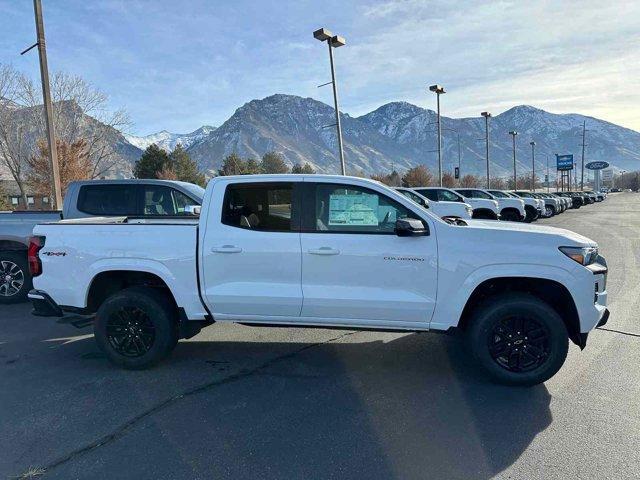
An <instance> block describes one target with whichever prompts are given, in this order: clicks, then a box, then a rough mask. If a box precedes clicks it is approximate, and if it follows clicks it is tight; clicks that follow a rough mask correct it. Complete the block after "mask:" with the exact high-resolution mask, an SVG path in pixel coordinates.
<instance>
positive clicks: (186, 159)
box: [169, 144, 206, 187]
mask: <svg viewBox="0 0 640 480" xmlns="http://www.w3.org/2000/svg"><path fill="white" fill-rule="evenodd" d="M169 159H170V161H171V169H172V170H173V171H174V172H175V177H176V180H180V181H183V182H190V183H195V184H196V185H200V186H201V187H204V185H205V183H206V182H205V178H204V174H202V173H200V170H198V164H197V163H196V162H194V161H193V160H192V159H191V156H190V155H189V154H188V153H187V152H186V151H185V149H184V148H182V145H180V144H177V145H176V147H175V148H174V149H173V151H172V152H171V153H170V154H169Z"/></svg>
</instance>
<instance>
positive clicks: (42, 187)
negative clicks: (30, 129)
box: [26, 139, 93, 196]
mask: <svg viewBox="0 0 640 480" xmlns="http://www.w3.org/2000/svg"><path fill="white" fill-rule="evenodd" d="M56 152H57V154H58V171H59V172H60V187H61V190H62V195H63V196H64V195H65V193H66V192H67V188H68V187H69V183H71V182H75V181H77V180H88V179H90V178H91V174H92V171H93V165H92V162H91V159H90V158H89V153H88V151H87V142H85V141H84V140H82V139H80V140H76V141H75V142H73V143H71V144H69V143H66V142H65V141H63V140H56ZM26 183H27V184H28V185H29V187H31V189H32V190H33V192H34V193H37V194H38V195H43V196H50V195H51V185H52V183H53V180H52V179H51V169H50V168H49V145H48V144H47V142H46V141H45V140H40V141H38V154H37V155H35V156H33V157H31V158H30V159H29V173H28V174H27V178H26Z"/></svg>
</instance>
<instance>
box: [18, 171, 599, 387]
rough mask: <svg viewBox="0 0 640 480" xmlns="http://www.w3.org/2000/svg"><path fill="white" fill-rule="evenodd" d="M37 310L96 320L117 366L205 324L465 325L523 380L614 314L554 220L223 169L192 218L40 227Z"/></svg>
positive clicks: (320, 180) (500, 367)
mask: <svg viewBox="0 0 640 480" xmlns="http://www.w3.org/2000/svg"><path fill="white" fill-rule="evenodd" d="M29 264H30V267H31V270H32V272H33V276H34V288H35V289H34V290H32V291H31V292H30V293H29V298H30V299H31V301H32V303H33V306H34V313H35V314H36V315H43V316H57V317H63V318H62V319H61V320H60V321H62V322H64V321H69V322H72V321H75V322H85V323H89V322H92V323H93V328H94V333H95V338H96V341H97V343H98V345H99V346H100V348H101V349H102V350H103V351H104V352H105V354H106V356H107V357H108V359H109V360H110V361H112V362H114V363H115V364H117V365H120V366H122V367H125V368H134V369H135V368H144V367H148V366H150V365H152V364H155V363H156V362H158V361H160V360H161V359H163V358H164V357H166V356H167V355H168V354H169V353H170V352H171V351H172V350H173V348H174V347H175V346H176V344H177V342H178V339H179V338H189V337H191V336H193V335H195V334H197V333H198V332H199V331H200V329H201V328H202V327H203V326H206V325H208V324H211V323H213V322H237V323H241V324H249V325H252V326H273V325H287V326H314V327H325V328H347V329H366V330H385V331H388V330H392V331H427V330H434V331H444V330H448V329H450V328H452V327H458V328H459V329H461V330H463V331H464V332H465V334H466V337H467V338H468V345H469V349H470V351H471V353H472V354H473V355H474V356H475V358H476V359H477V362H478V364H479V365H481V366H482V367H483V368H484V369H485V370H486V371H487V372H488V373H489V375H490V376H491V377H492V378H493V379H494V380H496V381H499V382H503V383H508V384H516V385H532V384H537V383H540V382H543V381H545V380H547V379H548V378H550V377H551V376H552V375H554V374H555V373H556V372H557V371H558V369H559V368H560V367H561V366H562V364H563V363H564V360H565V357H566V355H567V350H568V343H569V339H571V340H572V341H573V342H574V343H576V344H578V345H579V346H580V347H581V348H584V347H585V345H586V339H587V334H588V333H589V332H590V331H591V330H593V329H594V328H595V327H596V326H597V325H602V324H604V322H606V320H607V318H608V310H607V308H606V300H607V292H606V277H607V268H606V263H605V261H604V259H603V258H602V257H601V256H599V255H598V249H597V245H596V244H595V243H594V242H593V241H591V240H589V239H588V238H585V237H583V236H580V235H578V234H576V233H573V232H570V231H568V230H561V229H556V228H551V227H534V226H530V225H525V224H519V223H518V224H513V223H501V222H491V221H478V220H467V221H465V222H456V223H448V222H445V221H443V220H441V219H440V218H439V217H438V216H436V215H433V214H431V213H430V212H429V211H428V210H425V209H423V208H421V207H420V206H418V205H417V204H415V203H414V202H413V201H411V200H409V199H408V198H406V197H404V196H403V195H402V194H400V193H399V192H396V191H395V190H393V189H391V188H388V187H386V186H384V185H382V184H380V183H378V182H374V181H370V180H366V179H361V178H352V177H341V176H325V175H306V176H305V175H255V176H252V175H247V176H229V177H218V178H215V179H214V180H212V181H211V182H210V183H209V185H208V186H207V189H206V192H205V197H204V200H203V205H202V212H201V215H200V219H199V220H198V221H196V220H191V219H183V218H166V219H162V220H161V219H135V218H127V217H121V218H104V219H99V218H91V219H83V220H63V221H60V222H56V223H49V224H42V225H38V226H36V228H35V229H34V237H33V238H32V239H31V245H30V248H29Z"/></svg>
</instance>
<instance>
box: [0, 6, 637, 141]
mask: <svg viewBox="0 0 640 480" xmlns="http://www.w3.org/2000/svg"><path fill="white" fill-rule="evenodd" d="M32 8H33V6H32V2H31V1H29V0H0V19H2V22H1V23H2V33H1V34H0V63H10V64H13V65H14V66H15V67H16V68H18V69H20V70H23V71H25V72H28V73H29V74H31V75H32V76H33V77H34V79H37V78H38V70H37V68H38V67H37V54H36V53H35V51H32V52H30V53H29V54H27V55H25V56H23V57H20V55H19V52H20V51H21V50H22V49H24V48H25V47H27V46H29V45H30V44H32V43H33V42H34V39H35V32H34V22H33V10H32ZM43 8H44V14H45V28H46V33H47V47H48V54H49V65H50V69H51V71H54V70H61V71H65V72H69V73H74V74H78V75H81V76H82V77H84V78H85V79H87V80H88V81H90V82H91V83H92V84H93V85H95V86H96V87H98V88H99V89H101V90H102V91H104V92H105V93H106V94H108V95H109V102H110V106H111V107H112V108H114V109H116V108H120V107H123V108H125V110H126V111H127V112H128V113H129V116H130V118H131V120H132V125H131V127H130V129H129V130H130V132H129V133H134V134H139V135H144V134H149V133H152V132H155V131H158V130H161V129H166V130H169V131H172V132H177V133H186V132H189V131H192V130H195V129H196V128H198V127H199V126H201V125H203V124H208V125H216V126H217V125H220V124H221V123H222V122H223V121H224V120H226V119H227V118H228V117H229V116H230V115H231V114H233V112H234V110H235V109H236V108H238V107H239V106H241V105H242V104H244V103H245V102H247V101H250V100H252V99H254V98H263V97H265V96H268V95H271V94H273V93H289V94H296V95H302V96H310V97H314V98H317V99H318V100H321V101H324V102H326V103H331V89H330V87H324V88H321V89H318V88H316V85H318V84H321V83H324V82H326V81H328V79H329V67H328V55H327V51H326V46H325V45H324V44H320V43H319V42H317V41H316V40H314V39H313V37H312V31H313V30H315V29H316V28H318V27H320V26H325V27H327V28H329V29H330V30H332V31H333V32H334V33H338V34H341V35H343V36H344V37H346V39H347V46H345V47H343V48H340V49H338V50H337V51H336V63H337V74H338V82H339V86H340V97H341V109H342V110H343V111H345V112H347V113H349V114H351V115H359V114H363V113H366V112H368V111H370V110H372V109H374V108H376V107H377V106H379V105H381V104H383V103H386V102H389V101H394V100H406V101H409V102H411V103H414V104H416V105H419V106H422V107H426V108H433V107H434V103H435V101H434V98H433V97H432V96H430V95H429V94H428V93H427V92H426V86H427V85H429V84H432V83H440V84H442V85H444V86H445V87H446V88H447V90H448V93H447V94H446V96H445V97H443V101H442V106H443V113H444V114H446V115H450V116H475V115H478V113H479V112H480V111H482V110H487V109H488V110H490V111H492V112H494V113H499V112H501V111H503V110H506V109H508V108H509V107H511V106H513V105H516V104H522V103H526V104H531V105H535V106H537V107H540V108H544V109H546V110H549V111H553V112H558V113H565V112H577V113H583V114H589V115H593V116H597V117H600V118H603V119H606V120H609V121H612V122H614V123H618V124H621V125H624V126H627V127H630V128H633V129H636V130H640V28H639V25H640V2H637V1H629V2H625V1H622V0H620V1H619V0H616V1H614V2H601V1H575V2H574V1H556V2H554V1H535V2H528V1H516V2H510V1H496V2H477V1H458V2H456V1H414V0H405V1H396V0H392V1H381V2H363V1H334V0H323V1H322V2H319V1H317V0H316V1H304V0H297V1H286V0H278V1H270V0H262V1H246V0H235V1H220V0H212V1H199V0H193V1H177V0H176V1H165V0H156V1H116V0H101V1H63V0H56V1H53V0H43Z"/></svg>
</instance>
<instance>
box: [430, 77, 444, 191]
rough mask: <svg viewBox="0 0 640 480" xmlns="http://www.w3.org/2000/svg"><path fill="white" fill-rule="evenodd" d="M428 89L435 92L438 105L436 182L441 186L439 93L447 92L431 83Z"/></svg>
mask: <svg viewBox="0 0 640 480" xmlns="http://www.w3.org/2000/svg"><path fill="white" fill-rule="evenodd" d="M429 90H430V91H431V92H434V93H435V94H436V98H437V105H438V179H439V183H438V184H439V185H440V186H442V126H441V125H440V95H442V94H443V93H447V92H446V91H445V89H444V87H443V86H441V85H431V86H430V87H429Z"/></svg>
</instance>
